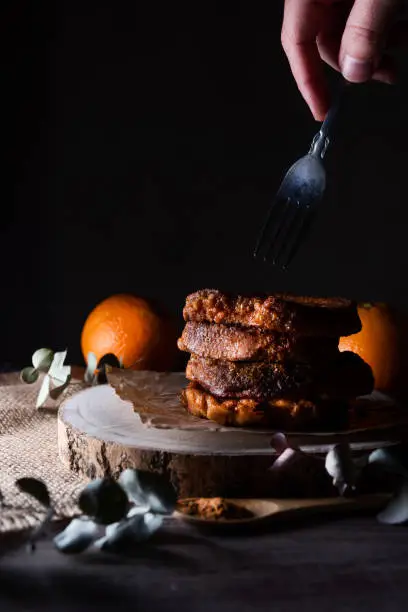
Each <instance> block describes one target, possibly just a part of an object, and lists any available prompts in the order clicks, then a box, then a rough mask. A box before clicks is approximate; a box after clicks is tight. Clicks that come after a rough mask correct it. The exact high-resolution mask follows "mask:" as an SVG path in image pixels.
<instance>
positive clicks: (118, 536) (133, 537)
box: [95, 512, 163, 553]
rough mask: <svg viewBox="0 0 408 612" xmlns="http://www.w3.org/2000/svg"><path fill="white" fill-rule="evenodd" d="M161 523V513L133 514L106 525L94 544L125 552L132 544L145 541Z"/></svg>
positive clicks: (116, 551)
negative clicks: (103, 535)
mask: <svg viewBox="0 0 408 612" xmlns="http://www.w3.org/2000/svg"><path fill="white" fill-rule="evenodd" d="M162 523H163V515H159V514H154V513H153V512H145V513H140V514H135V515H133V516H132V517H131V518H127V519H125V520H123V521H120V522H119V523H114V524H112V525H108V526H107V527H106V535H105V537H104V538H101V539H100V540H98V541H97V542H96V543H95V545H96V546H97V547H98V548H101V549H102V550H104V551H107V552H115V553H120V552H126V551H129V550H131V549H132V548H133V546H134V544H138V543H140V542H145V541H146V540H148V539H149V538H150V537H151V536H152V535H153V534H154V533H155V531H157V530H158V529H159V528H160V527H161V525H162Z"/></svg>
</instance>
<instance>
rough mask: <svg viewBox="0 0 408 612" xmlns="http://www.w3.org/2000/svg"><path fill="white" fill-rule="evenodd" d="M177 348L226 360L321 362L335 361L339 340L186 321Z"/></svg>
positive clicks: (255, 328) (200, 355)
mask: <svg viewBox="0 0 408 612" xmlns="http://www.w3.org/2000/svg"><path fill="white" fill-rule="evenodd" d="M178 347H179V349H180V350H181V351H186V352H188V353H194V354H196V355H198V356H199V357H208V358H210V359H223V360H227V361H269V362H270V361H274V362H281V361H293V362H298V363H316V362H320V363H321V362H324V361H327V360H333V359H335V358H336V356H337V354H338V339H337V338H313V337H311V338H308V337H300V338H299V337H296V336H293V335H288V334H281V333H279V332H273V331H263V330H262V329H259V328H257V327H240V326H236V325H234V326H231V325H222V324H219V325H216V324H213V323H196V322H194V321H187V323H186V325H185V327H184V330H183V333H182V335H181V338H180V339H179V341H178Z"/></svg>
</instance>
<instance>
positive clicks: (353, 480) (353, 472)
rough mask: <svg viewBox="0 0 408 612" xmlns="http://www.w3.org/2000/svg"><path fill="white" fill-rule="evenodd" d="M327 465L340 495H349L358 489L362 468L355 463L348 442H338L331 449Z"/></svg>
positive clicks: (327, 457)
mask: <svg viewBox="0 0 408 612" xmlns="http://www.w3.org/2000/svg"><path fill="white" fill-rule="evenodd" d="M325 467H326V471H327V472H328V474H329V475H330V476H331V477H332V478H333V485H334V486H335V487H337V488H338V490H339V493H340V495H347V494H349V493H352V492H354V491H355V490H356V488H357V483H358V480H359V478H360V476H361V469H362V468H361V467H360V466H357V465H356V464H355V462H354V460H353V457H352V453H351V450H350V446H349V445H348V444H347V443H341V444H336V445H335V446H333V447H332V448H331V449H330V450H329V452H328V453H327V455H326V461H325Z"/></svg>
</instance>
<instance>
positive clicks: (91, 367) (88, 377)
mask: <svg viewBox="0 0 408 612" xmlns="http://www.w3.org/2000/svg"><path fill="white" fill-rule="evenodd" d="M97 367H98V359H97V357H96V355H95V353H88V355H87V366H86V370H85V374H84V381H85V382H86V383H87V384H89V385H92V384H93V383H94V382H95V379H96V378H97V373H96V369H97Z"/></svg>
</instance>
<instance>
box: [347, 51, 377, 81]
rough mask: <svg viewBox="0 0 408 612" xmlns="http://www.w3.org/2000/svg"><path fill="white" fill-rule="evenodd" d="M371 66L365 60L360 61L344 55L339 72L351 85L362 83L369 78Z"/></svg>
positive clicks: (370, 63)
mask: <svg viewBox="0 0 408 612" xmlns="http://www.w3.org/2000/svg"><path fill="white" fill-rule="evenodd" d="M372 71H373V64H372V62H370V61H367V60H360V59H357V58H356V57H352V56H351V55H345V56H344V59H343V62H342V65H341V72H342V74H343V76H344V78H345V79H346V80H347V81H351V82H352V83H363V82H364V81H368V80H369V79H370V78H371V74H372Z"/></svg>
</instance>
